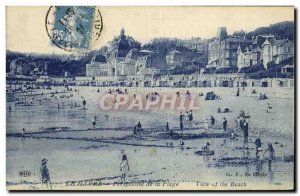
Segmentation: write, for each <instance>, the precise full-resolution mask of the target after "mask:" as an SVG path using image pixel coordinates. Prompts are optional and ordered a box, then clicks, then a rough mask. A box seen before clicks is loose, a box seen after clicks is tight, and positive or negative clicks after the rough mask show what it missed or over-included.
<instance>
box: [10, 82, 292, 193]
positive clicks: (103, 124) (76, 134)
mask: <svg viewBox="0 0 300 196" xmlns="http://www.w3.org/2000/svg"><path fill="white" fill-rule="evenodd" d="M72 88H73V89H78V90H79V93H77V92H74V91H73V93H72V94H74V96H73V97H70V98H62V99H58V100H54V98H53V97H50V96H51V95H52V94H51V93H48V94H47V91H50V92H51V91H53V92H54V91H55V90H57V91H58V92H60V91H63V89H65V88H64V87H56V88H53V89H52V90H36V91H35V92H33V93H35V94H40V95H38V96H35V99H36V100H34V101H33V103H32V104H33V105H32V106H23V105H18V104H17V105H14V103H13V102H10V103H8V104H7V105H11V106H12V111H11V112H7V165H8V166H7V185H8V189H14V188H17V187H20V186H22V187H23V188H24V189H34V188H35V189H40V185H38V184H37V183H39V177H38V175H39V174H38V173H39V171H38V170H39V164H40V160H42V159H43V158H47V159H48V160H49V163H48V167H49V170H50V175H51V178H52V179H51V180H52V183H54V184H55V183H56V184H57V186H56V188H57V189H60V188H62V187H64V188H67V189H68V188H70V189H72V188H74V187H69V186H68V187H66V186H67V185H66V182H67V181H84V180H91V179H102V178H105V179H102V180H100V181H101V182H103V183H108V184H107V185H106V186H107V187H109V186H110V185H111V184H113V183H114V182H119V180H120V179H119V176H120V171H119V164H120V161H121V154H122V153H125V154H126V155H127V156H128V159H129V163H130V167H131V170H130V172H129V177H128V182H140V181H143V180H145V181H147V180H154V181H164V180H169V181H171V182H181V183H183V181H184V183H186V182H187V181H188V182H190V183H191V184H193V185H195V183H197V181H208V182H213V181H216V180H218V181H243V182H247V184H248V185H247V187H246V188H245V187H244V188H245V189H247V188H248V189H251V187H255V185H260V186H261V185H262V184H263V187H266V188H270V189H284V188H287V187H289V188H290V187H292V184H293V177H292V176H293V172H294V171H293V166H294V165H293V162H286V161H283V160H284V159H278V161H275V163H274V164H273V166H272V170H271V171H270V170H269V169H268V167H267V164H264V165H263V166H262V168H258V167H257V165H255V164H249V165H242V166H240V165H238V166H234V165H226V164H225V165H224V166H222V167H219V166H218V165H217V163H218V160H220V159H222V158H224V157H225V158H226V157H242V156H243V151H242V147H243V145H244V144H243V142H242V140H243V139H242V137H241V136H242V132H241V131H238V132H236V134H237V135H238V137H237V140H235V141H232V140H230V139H229V138H228V135H226V134H224V133H223V130H222V128H221V120H222V118H223V117H226V118H227V119H228V122H229V130H233V129H234V119H235V118H236V116H237V115H238V114H239V111H240V110H242V109H243V110H245V112H246V114H249V115H250V116H251V117H250V119H247V120H248V122H249V136H250V141H249V144H248V145H249V148H250V156H251V157H254V156H255V155H254V154H255V150H254V149H255V145H254V143H253V142H254V139H255V138H256V136H257V133H258V132H261V138H262V142H263V149H266V147H267V142H272V143H273V147H274V149H275V152H276V157H284V156H291V155H293V152H294V145H293V141H294V138H293V137H294V128H293V121H294V116H293V105H294V103H293V102H294V99H293V97H294V94H293V93H294V92H293V89H287V88H280V89H274V88H256V90H257V91H258V92H263V93H266V94H267V96H268V97H269V99H267V100H262V101H259V100H258V99H257V96H258V95H257V94H256V95H253V94H251V93H250V92H251V91H252V89H248V88H246V89H245V91H242V90H241V89H240V97H235V93H236V90H237V89H236V88H197V89H196V88H195V89H194V88H193V89H188V90H189V91H190V92H191V93H195V94H196V93H197V94H199V92H203V93H204V94H205V92H209V91H215V93H217V94H218V95H220V96H221V100H212V101H204V97H199V99H200V102H199V104H200V111H194V122H193V124H192V125H189V124H188V123H185V130H184V134H183V135H180V134H181V132H179V131H178V127H179V122H178V118H179V117H178V115H179V112H178V111H164V112H161V111H151V112H149V111H142V112H134V111H130V112H123V111H118V112H116V111H102V110H100V109H99V108H98V107H97V101H98V99H99V97H101V96H102V95H103V94H104V92H105V91H107V90H108V88H99V89H100V90H101V93H97V89H98V88H97V87H72ZM122 89H124V88H122ZM127 89H128V91H129V94H130V95H131V96H132V95H133V94H136V93H139V91H140V92H145V91H149V92H150V91H151V92H152V91H158V92H160V93H163V91H164V90H165V89H160V88H157V89H135V88H127ZM168 91H170V92H172V93H174V94H175V93H176V92H177V91H181V92H182V93H184V92H185V91H186V89H168ZM41 92H43V95H41ZM63 94H66V95H70V92H66V93H61V94H59V95H63ZM20 95H21V93H18V95H15V96H20ZM87 95H88V96H87ZM28 97H30V96H28ZM31 97H32V96H31ZM82 97H84V98H85V99H86V100H87V106H86V109H82V103H81V102H82ZM39 99H41V100H42V101H41V102H39V101H37V100H39ZM74 102H76V103H77V105H79V106H78V107H74ZM58 103H59V104H60V106H61V107H62V108H60V109H58V108H57V104H58ZM267 103H269V104H270V105H271V106H272V110H271V113H266V107H267ZM7 107H8V106H7ZM218 107H229V108H230V110H231V111H232V112H230V113H217V108H218ZM105 114H109V115H110V117H109V120H106V119H105V118H104V115H105ZM210 115H213V116H214V117H215V118H216V120H217V123H216V126H215V127H214V128H213V129H211V130H210V133H209V135H212V134H219V136H220V137H218V138H210V137H209V136H208V135H205V137H200V136H199V135H201V134H202V136H203V133H205V130H204V125H203V121H204V120H205V119H206V118H209V116H210ZM93 116H97V121H96V122H97V124H96V128H95V129H94V128H93V127H92V124H91V122H92V119H93ZM262 119H263V120H262ZM138 121H141V123H142V125H143V127H144V128H145V131H146V132H147V133H152V132H153V133H155V134H145V135H144V138H143V137H142V138H135V137H132V127H133V125H134V124H136V123H137V122H138ZM166 121H168V122H169V124H170V129H174V131H175V133H178V134H179V136H181V137H182V138H185V139H184V142H185V145H184V148H183V150H182V149H181V148H180V147H179V141H178V138H169V139H165V138H162V139H160V138H158V137H155V135H156V134H158V133H163V131H162V129H163V128H164V125H165V122H166ZM23 127H25V129H26V131H27V132H28V133H30V134H28V135H26V138H25V141H22V140H21V137H19V136H20V133H21V129H22V128H23ZM147 130H148V131H147ZM194 136H199V137H194ZM207 141H209V142H210V144H211V147H210V148H211V149H213V150H214V151H215V154H214V155H213V156H210V157H205V156H199V155H196V154H195V151H197V150H201V149H202V147H203V146H204V145H205V143H206V142H207ZM275 142H276V144H275ZM170 143H173V146H172V147H171V146H170ZM280 160H282V161H280ZM20 170H28V171H30V172H31V173H32V175H31V176H30V177H20V176H19V175H18V172H19V171H20ZM257 170H260V171H259V172H260V173H262V174H266V176H259V177H257V176H253V175H251V176H250V177H245V176H243V175H241V176H228V175H226V174H227V173H231V174H236V172H239V173H240V174H243V173H245V172H247V173H251V174H252V173H253V172H257ZM33 174H34V175H33ZM107 179H110V180H107ZM86 187H89V186H88V185H86ZM77 188H78V187H77ZM89 188H90V187H89ZM93 188H95V187H93ZM96 188H100V189H103V186H101V187H96ZM129 188H130V187H129ZM131 188H132V187H131ZM198 188H199V189H207V187H205V186H200V187H198ZM219 188H220V189H222V187H219ZM231 188H233V189H238V188H239V187H231ZM53 189H55V187H53Z"/></svg>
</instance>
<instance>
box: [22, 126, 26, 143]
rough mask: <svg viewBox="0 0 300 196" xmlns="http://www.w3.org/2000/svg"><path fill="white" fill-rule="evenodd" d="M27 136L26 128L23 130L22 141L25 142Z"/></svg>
mask: <svg viewBox="0 0 300 196" xmlns="http://www.w3.org/2000/svg"><path fill="white" fill-rule="evenodd" d="M25 134H26V131H25V128H23V129H22V140H23V141H24V140H25Z"/></svg>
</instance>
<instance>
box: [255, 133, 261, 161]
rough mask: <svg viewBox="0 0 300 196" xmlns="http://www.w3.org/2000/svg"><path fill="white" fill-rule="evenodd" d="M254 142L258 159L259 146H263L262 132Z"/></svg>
mask: <svg viewBox="0 0 300 196" xmlns="http://www.w3.org/2000/svg"><path fill="white" fill-rule="evenodd" d="M254 144H255V156H256V159H258V148H261V140H260V134H258V136H257V138H256V139H255V141H254Z"/></svg>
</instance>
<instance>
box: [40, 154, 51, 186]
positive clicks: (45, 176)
mask: <svg viewBox="0 0 300 196" xmlns="http://www.w3.org/2000/svg"><path fill="white" fill-rule="evenodd" d="M47 162H48V160H47V159H43V160H42V161H41V167H40V174H41V182H42V187H43V185H44V184H46V186H47V189H48V188H49V187H48V186H50V188H51V181H50V175H49V170H48V168H47V165H46V164H47Z"/></svg>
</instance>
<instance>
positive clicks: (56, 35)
mask: <svg viewBox="0 0 300 196" xmlns="http://www.w3.org/2000/svg"><path fill="white" fill-rule="evenodd" d="M45 24H46V30H47V33H48V36H49V38H50V39H51V43H52V44H53V45H56V46H57V47H59V48H61V49H63V50H66V51H74V50H76V49H90V48H91V47H92V46H93V44H94V42H95V41H96V40H97V39H99V37H100V34H101V31H102V29H103V22H102V16H101V13H100V10H99V8H97V7H95V6H51V7H50V8H49V10H48V12H47V15H46V23H45Z"/></svg>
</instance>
